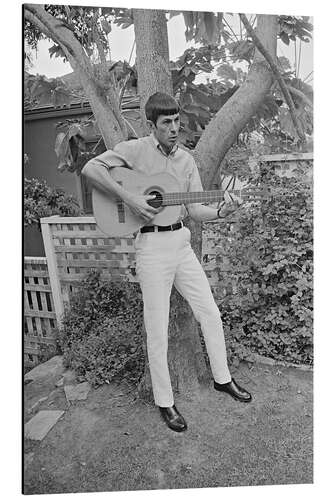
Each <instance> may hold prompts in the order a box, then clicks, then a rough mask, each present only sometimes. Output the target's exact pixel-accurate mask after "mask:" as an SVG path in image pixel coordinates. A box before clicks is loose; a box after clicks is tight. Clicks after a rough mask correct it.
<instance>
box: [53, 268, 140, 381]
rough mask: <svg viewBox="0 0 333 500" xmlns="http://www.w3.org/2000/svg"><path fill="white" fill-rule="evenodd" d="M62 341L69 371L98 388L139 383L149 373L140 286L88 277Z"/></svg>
mask: <svg viewBox="0 0 333 500" xmlns="http://www.w3.org/2000/svg"><path fill="white" fill-rule="evenodd" d="M58 341H59V344H60V349H61V351H62V353H63V355H64V363H65V365H66V366H67V367H70V368H72V369H74V370H75V371H76V373H77V375H79V376H80V377H82V378H84V379H86V380H88V381H89V382H90V383H91V384H92V385H93V386H98V385H101V384H104V383H109V382H110V381H111V380H113V379H125V380H127V381H128V382H130V383H137V382H138V380H139V378H140V377H141V375H142V372H143V369H144V353H143V343H142V298H141V292H140V289H139V285H138V284H137V283H129V282H124V281H122V282H111V281H105V280H103V279H101V275H100V273H99V272H96V271H93V272H91V273H89V274H88V275H87V278H86V279H85V280H83V282H82V283H80V284H79V286H78V290H77V292H76V293H74V294H73V295H72V297H71V304H70V308H69V309H68V310H67V311H66V312H65V315H64V319H63V324H62V328H61V330H60V331H59V333H58Z"/></svg>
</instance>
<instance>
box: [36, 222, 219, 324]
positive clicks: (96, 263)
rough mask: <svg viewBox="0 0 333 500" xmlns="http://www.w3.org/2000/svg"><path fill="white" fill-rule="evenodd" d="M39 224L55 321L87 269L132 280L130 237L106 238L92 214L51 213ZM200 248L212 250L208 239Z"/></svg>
mask: <svg viewBox="0 0 333 500" xmlns="http://www.w3.org/2000/svg"><path fill="white" fill-rule="evenodd" d="M41 224H42V233H43V240H44V247H45V253H46V257H47V262H48V267H49V273H50V280H51V284H52V292H53V299H54V306H55V311H56V315H57V319H58V321H60V319H61V316H62V315H63V312H64V307H65V305H66V304H68V302H69V295H70V293H71V292H73V291H75V289H76V287H75V284H76V283H77V282H78V281H81V280H82V279H83V278H84V277H85V276H86V275H87V273H88V272H89V271H90V270H94V269H96V270H97V269H98V270H100V271H101V273H102V276H103V277H105V278H109V279H111V280H120V279H124V278H126V279H127V280H129V281H136V277H135V250H134V246H133V243H134V238H133V237H126V238H111V237H108V236H107V235H105V234H104V233H103V232H102V231H100V229H99V228H98V227H97V225H96V222H95V219H94V217H58V216H54V217H47V218H44V219H41ZM204 248H205V249H206V248H207V249H209V252H213V249H211V244H210V242H208V247H207V245H206V244H204ZM206 254H207V252H206ZM204 267H205V268H206V271H207V275H208V278H209V280H210V282H211V284H212V285H214V283H215V281H216V273H215V272H214V270H213V268H212V269H211V265H210V261H207V262H206V263H205V262H204Z"/></svg>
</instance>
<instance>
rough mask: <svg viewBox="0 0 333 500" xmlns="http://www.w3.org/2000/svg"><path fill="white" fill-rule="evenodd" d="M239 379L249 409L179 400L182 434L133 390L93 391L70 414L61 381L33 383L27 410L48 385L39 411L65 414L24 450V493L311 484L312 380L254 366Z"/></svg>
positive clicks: (215, 400)
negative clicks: (56, 383) (248, 399)
mask: <svg viewBox="0 0 333 500" xmlns="http://www.w3.org/2000/svg"><path fill="white" fill-rule="evenodd" d="M233 374H234V376H235V378H236V380H237V381H238V382H239V383H240V384H241V385H243V386H244V387H246V388H247V389H248V390H250V391H251V392H252V394H253V401H252V403H250V404H244V403H243V404H242V403H238V402H237V401H235V400H233V399H232V398H231V397H230V396H228V395H227V394H223V393H218V392H216V391H215V390H214V389H213V388H212V386H210V387H205V388H203V389H202V390H201V392H200V394H196V395H193V394H192V395H191V394H188V395H186V396H182V397H177V395H176V397H175V400H176V405H177V407H178V409H179V410H180V412H181V413H182V414H183V416H184V417H185V418H186V420H187V423H188V430H187V431H186V432H185V433H179V434H178V433H175V432H173V431H171V430H169V429H168V427H167V426H166V424H165V423H164V422H163V421H162V420H161V417H160V415H159V412H158V410H157V408H156V407H154V406H153V405H150V404H146V403H144V402H142V401H140V400H137V399H136V395H135V392H134V391H130V390H129V388H128V387H127V386H121V385H116V384H110V385H106V386H103V387H100V388H99V389H95V390H93V389H91V390H90V392H89V395H88V398H87V400H86V401H79V402H76V403H75V404H72V405H71V406H70V407H68V403H67V401H66V398H65V394H64V390H63V388H55V386H54V381H53V382H52V381H50V380H48V381H47V382H45V383H44V386H43V383H40V384H39V386H38V384H37V385H36V383H33V384H28V385H27V386H26V388H25V397H26V409H27V407H28V406H27V405H29V404H31V402H32V401H33V400H36V398H38V397H40V394H41V393H42V392H43V390H44V392H45V387H46V386H45V384H48V388H49V389H50V392H51V393H50V394H49V396H48V399H46V400H45V401H43V402H42V403H41V404H40V405H39V407H38V409H57V410H61V409H64V410H65V409H66V410H67V411H66V412H65V414H64V415H63V417H62V418H61V419H60V420H59V421H58V423H57V424H56V425H55V426H54V427H53V428H52V429H51V431H50V432H49V433H48V434H47V436H46V437H45V438H44V439H43V440H42V441H41V442H36V441H30V440H26V441H25V443H24V493H26V494H38V493H70V492H93V491H123V490H151V489H173V488H207V487H227V486H250V485H275V484H300V483H312V481H313V457H312V373H311V372H304V371H300V370H296V369H294V368H281V367H277V366H266V365H261V364H260V365H258V364H256V365H253V366H252V367H250V366H248V365H241V366H240V367H239V368H238V369H237V371H235V372H234V373H233ZM31 416H32V414H31V413H30V415H28V414H26V415H25V421H27V420H29V419H30V418H31Z"/></svg>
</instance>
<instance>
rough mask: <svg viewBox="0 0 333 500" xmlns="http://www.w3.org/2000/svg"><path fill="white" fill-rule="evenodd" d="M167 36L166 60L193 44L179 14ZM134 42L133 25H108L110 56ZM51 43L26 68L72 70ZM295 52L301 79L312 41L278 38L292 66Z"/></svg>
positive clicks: (48, 72)
mask: <svg viewBox="0 0 333 500" xmlns="http://www.w3.org/2000/svg"><path fill="white" fill-rule="evenodd" d="M227 19H228V22H229V24H230V25H231V26H232V27H233V29H234V31H235V32H236V34H238V33H239V19H238V15H236V14H234V15H233V16H231V15H230V16H227ZM168 38H169V54H170V60H176V59H177V58H178V57H180V56H181V55H182V54H183V53H184V51H185V50H186V49H187V48H189V47H191V46H193V43H192V42H186V40H185V24H184V20H183V16H182V15H179V16H175V17H173V18H172V19H171V20H170V21H169V22H168ZM133 42H134V29H133V26H130V27H129V28H126V29H124V30H123V29H121V28H119V27H118V26H116V25H113V26H112V31H111V33H110V37H109V44H110V47H111V57H112V59H113V60H117V61H119V60H121V61H123V60H127V61H128V60H129V57H130V54H131V51H132V47H133ZM52 45H53V42H51V43H50V42H48V41H46V40H44V41H42V42H40V43H39V46H38V51H37V53H33V67H32V68H31V69H30V70H29V72H30V73H32V74H40V75H45V76H47V77H48V78H55V77H59V76H62V75H64V74H66V73H70V72H71V71H72V69H71V67H70V65H69V63H64V62H63V61H62V59H61V58H59V57H57V58H55V57H53V58H52V59H51V58H50V57H49V53H48V49H49V47H51V46H52ZM295 52H296V60H297V64H299V63H298V61H299V60H300V64H299V77H300V78H301V79H302V80H304V79H305V78H306V77H307V76H308V75H309V74H311V72H312V71H313V41H311V42H310V43H304V42H300V41H297V42H296V50H295V44H294V43H291V44H290V45H289V46H287V45H285V44H284V43H282V42H281V41H278V51H277V54H278V56H285V57H287V58H288V59H289V61H290V63H291V65H292V67H294V66H295ZM134 62H135V48H134V51H133V54H132V59H131V64H133V63H134ZM311 78H312V75H311V76H310V77H309V78H307V80H306V81H307V83H310V84H311V83H312V81H311ZM200 80H201V81H205V80H206V77H205V76H204V75H202V76H201V78H199V81H198V80H196V83H200Z"/></svg>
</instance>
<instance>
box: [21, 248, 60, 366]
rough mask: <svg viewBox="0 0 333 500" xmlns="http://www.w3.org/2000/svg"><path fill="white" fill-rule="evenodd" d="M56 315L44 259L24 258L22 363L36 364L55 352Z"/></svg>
mask: <svg viewBox="0 0 333 500" xmlns="http://www.w3.org/2000/svg"><path fill="white" fill-rule="evenodd" d="M55 328H56V314H55V311H54V304H53V299H52V290H51V284H50V278H49V272H48V268H47V261H46V258H45V257H25V258H24V361H25V362H28V363H33V364H36V363H38V362H39V360H40V356H41V355H42V354H43V349H44V348H45V349H47V350H48V352H50V350H51V351H53V350H55V338H54V333H53V332H54V329H55Z"/></svg>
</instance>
